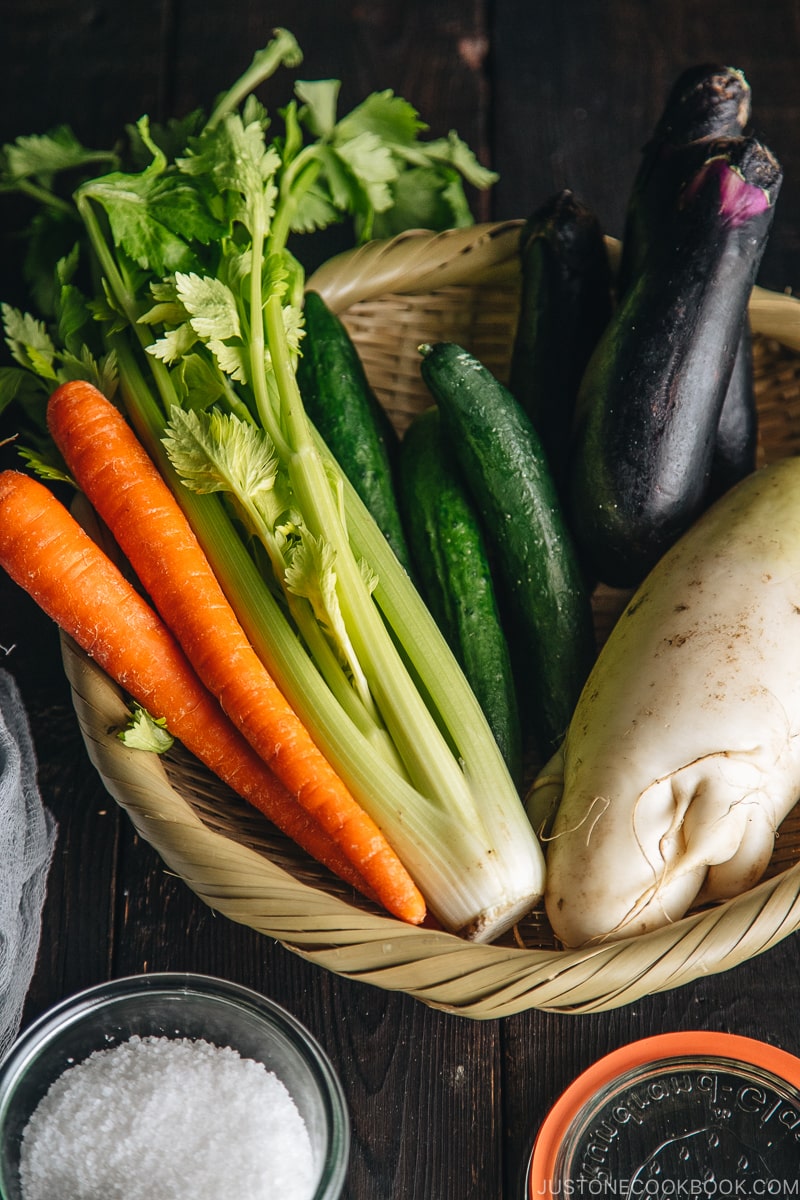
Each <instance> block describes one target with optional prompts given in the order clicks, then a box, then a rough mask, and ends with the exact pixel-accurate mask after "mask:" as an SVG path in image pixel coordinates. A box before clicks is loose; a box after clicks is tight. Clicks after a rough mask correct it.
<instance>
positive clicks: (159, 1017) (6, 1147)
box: [0, 973, 350, 1200]
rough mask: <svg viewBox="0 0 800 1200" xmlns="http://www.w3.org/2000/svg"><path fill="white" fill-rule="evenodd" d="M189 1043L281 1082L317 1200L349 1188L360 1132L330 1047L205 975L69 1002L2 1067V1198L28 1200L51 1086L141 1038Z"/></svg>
mask: <svg viewBox="0 0 800 1200" xmlns="http://www.w3.org/2000/svg"><path fill="white" fill-rule="evenodd" d="M136 1036H138V1037H142V1038H148V1037H157V1038H164V1037H166V1038H188V1039H190V1040H192V1041H194V1040H198V1039H200V1040H203V1041H206V1042H210V1043H211V1044H212V1045H214V1046H218V1047H230V1048H231V1049H233V1050H234V1051H237V1052H238V1054H239V1055H241V1057H242V1058H246V1059H254V1060H256V1061H257V1062H260V1063H263V1064H264V1066H265V1067H266V1068H267V1070H268V1071H270V1072H274V1074H275V1075H276V1076H277V1077H278V1079H280V1080H281V1081H282V1082H283V1084H284V1086H285V1087H286V1089H287V1090H288V1092H289V1094H290V1096H291V1097H292V1099H293V1100H294V1103H295V1105H296V1107H297V1109H298V1111H299V1113H300V1116H301V1117H302V1118H303V1120H304V1122H305V1125H306V1129H307V1131H308V1137H309V1140H310V1143H311V1153H312V1156H313V1167H314V1173H315V1175H316V1179H317V1185H316V1190H315V1191H314V1192H313V1200H337V1198H338V1197H340V1196H341V1194H342V1191H343V1189H344V1184H345V1177H346V1173H347V1164H348V1158H349V1150H350V1123H349V1117H348V1112H347V1107H346V1103H345V1098H344V1094H343V1092H342V1088H341V1085H340V1083H339V1080H338V1079H337V1077H336V1075H335V1073H334V1071H333V1068H332V1067H331V1064H330V1062H329V1060H328V1058H327V1056H326V1055H325V1053H324V1051H323V1050H322V1048H321V1047H320V1046H319V1045H318V1043H317V1042H316V1041H315V1039H314V1038H313V1037H312V1036H311V1034H310V1033H309V1032H308V1030H306V1029H305V1028H304V1027H303V1026H302V1025H301V1024H300V1022H299V1021H297V1020H296V1019H295V1018H294V1017H293V1016H292V1015H291V1014H290V1013H288V1012H286V1011H285V1010H284V1009H283V1008H281V1007H280V1006H279V1005H277V1004H274V1003H273V1002H272V1001H270V1000H268V999H266V998H265V997H264V996H261V995H259V994H258V993H257V992H254V991H251V990H250V989H248V988H244V987H240V986H239V985H237V984H234V983H229V982H227V981H226V980H223V979H216V978H212V977H210V976H205V975H194V974H171V973H170V974H167V973H155V974H152V975H137V976H131V977H128V978H124V979H118V980H115V981H112V982H110V983H104V984H100V985H99V986H97V987H92V988H89V989H88V990H86V991H83V992H80V993H79V994H78V995H76V996H73V997H71V998H69V999H67V1000H64V1001H63V1002H61V1003H60V1004H58V1005H56V1006H55V1007H54V1008H52V1009H50V1010H49V1011H48V1012H46V1013H45V1014H44V1015H43V1016H41V1017H40V1018H39V1019H38V1020H37V1021H35V1022H34V1023H32V1024H31V1025H30V1026H29V1028H28V1029H27V1030H25V1031H24V1032H23V1034H22V1036H21V1037H20V1038H19V1039H18V1040H17V1042H16V1043H15V1045H14V1046H13V1047H12V1048H11V1050H10V1051H9V1054H8V1055H7V1057H6V1059H5V1060H4V1062H3V1063H2V1065H1V1066H0V1197H1V1198H2V1200H22V1190H21V1184H20V1177H19V1163H20V1146H21V1141H22V1134H23V1131H24V1129H25V1127H26V1126H27V1124H28V1121H29V1119H30V1117H31V1115H32V1113H33V1112H34V1111H35V1109H36V1108H37V1106H38V1105H39V1102H40V1101H41V1100H42V1098H43V1096H44V1095H45V1093H46V1092H47V1090H48V1089H49V1087H50V1085H51V1084H52V1083H53V1082H54V1081H55V1080H56V1079H57V1078H58V1077H59V1076H61V1075H62V1074H63V1072H64V1071H65V1070H67V1068H68V1067H71V1066H73V1065H74V1064H76V1063H79V1062H82V1061H83V1060H84V1059H86V1058H88V1057H89V1055H90V1054H92V1053H93V1052H94V1051H101V1050H109V1049H112V1048H113V1047H115V1046H118V1045H120V1044H121V1043H123V1042H127V1041H128V1040H129V1039H130V1038H131V1037H136Z"/></svg>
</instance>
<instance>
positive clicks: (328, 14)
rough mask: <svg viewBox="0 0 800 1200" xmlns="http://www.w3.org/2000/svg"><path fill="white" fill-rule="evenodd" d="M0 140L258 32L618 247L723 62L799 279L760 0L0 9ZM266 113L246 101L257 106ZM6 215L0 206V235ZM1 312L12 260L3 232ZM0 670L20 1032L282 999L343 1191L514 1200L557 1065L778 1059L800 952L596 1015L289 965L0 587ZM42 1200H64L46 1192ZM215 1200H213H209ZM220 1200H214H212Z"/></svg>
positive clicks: (179, 102)
mask: <svg viewBox="0 0 800 1200" xmlns="http://www.w3.org/2000/svg"><path fill="white" fill-rule="evenodd" d="M1 7H2V25H1V26H0V28H1V29H2V32H0V139H1V140H2V141H3V142H5V141H6V140H9V139H10V138H12V137H14V136H16V135H17V134H19V133H33V132H40V131H42V130H44V129H46V128H49V127H51V126H52V125H54V124H56V123H58V122H62V121H64V122H69V123H71V124H72V125H73V127H74V128H75V129H76V131H77V132H78V134H79V135H80V136H81V137H82V138H84V139H85V140H86V141H87V142H89V143H93V144H96V145H105V144H106V143H107V141H108V139H109V138H111V137H113V136H114V134H115V133H116V132H117V131H118V129H119V128H120V126H121V125H122V124H123V123H125V122H128V121H132V120H135V119H136V118H137V117H138V116H139V115H140V114H141V113H143V112H149V113H150V114H151V115H154V116H156V117H163V116H166V115H169V114H170V113H182V112H184V111H186V110H188V109H190V108H192V107H194V106H196V105H204V106H207V105H208V103H209V101H210V99H211V98H213V96H214V95H215V94H216V92H217V91H218V90H221V89H222V88H223V87H224V86H225V84H226V83H227V82H229V81H230V80H231V79H232V78H233V77H234V75H235V73H238V71H239V69H240V68H242V67H243V66H244V65H246V63H247V62H249V59H250V57H251V55H252V53H253V51H254V50H255V49H256V48H257V47H259V46H261V45H262V44H263V43H264V42H265V41H266V40H267V39H268V36H269V31H270V29H271V28H272V27H273V26H276V25H285V26H287V27H288V28H290V29H291V30H292V31H293V32H294V33H295V35H296V36H297V37H298V39H299V41H300V43H301V45H302V46H303V48H304V50H305V52H306V66H305V70H306V72H307V75H308V77H309V78H319V77H322V76H331V75H333V76H336V77H338V78H341V79H342V80H343V87H342V106H343V111H344V106H345V105H352V104H354V103H355V102H357V101H358V100H359V99H361V98H362V97H363V96H364V95H366V94H367V93H368V92H369V91H371V90H373V89H374V88H377V87H381V88H385V87H391V88H394V89H395V91H396V92H398V93H399V94H400V95H403V96H405V97H406V98H408V99H409V100H411V101H412V102H414V103H415V105H416V106H417V107H418V108H419V110H420V112H421V113H422V115H423V116H424V117H425V119H426V120H428V121H429V123H430V126H431V131H432V133H433V134H437V135H438V134H442V133H445V132H446V131H447V130H448V129H449V128H451V127H454V128H457V129H458V130H459V132H460V133H461V134H462V136H463V137H465V138H466V139H467V141H469V142H470V144H471V145H472V146H473V147H475V148H476V149H477V151H478V152H479V154H480V156H481V158H482V159H483V160H484V161H485V162H486V163H488V164H491V165H492V166H493V167H495V168H496V169H497V170H498V171H499V172H500V176H501V178H500V182H499V183H498V185H497V186H496V188H495V189H494V190H493V192H492V193H491V194H490V195H488V196H480V197H478V198H476V204H475V212H476V215H477V216H478V217H480V218H487V219H488V218H503V217H509V216H524V215H525V214H526V212H527V211H528V210H529V209H530V208H531V207H533V206H535V205H538V204H539V203H541V202H542V201H543V200H544V199H545V198H546V197H547V196H548V195H549V194H550V193H551V192H553V191H555V190H556V189H557V188H560V187H563V186H570V187H572V188H573V189H574V190H575V191H576V192H577V193H578V194H579V195H581V196H582V197H583V198H584V199H585V200H586V201H587V203H590V204H591V205H592V206H593V207H594V208H595V210H596V211H597V213H598V215H599V216H600V218H601V220H602V222H603V224H604V226H605V228H606V229H607V230H608V231H609V232H610V233H613V234H617V235H618V234H620V233H621V223H622V214H623V211H624V204H625V198H626V194H627V188H628V185H629V183H630V181H631V178H632V174H633V171H634V169H635V166H636V162H637V157H638V152H639V147H640V146H641V145H642V143H643V142H644V140H645V139H646V137H647V135H648V132H649V130H650V128H651V126H652V123H653V122H654V120H655V119H656V116H657V115H658V112H659V110H660V105H661V102H662V100H663V98H664V95H665V92H666V89H667V87H668V85H669V84H670V83H671V82H672V79H673V78H674V77H675V76H676V74H677V73H678V72H679V71H680V70H681V69H682V68H683V67H685V66H687V65H689V64H690V63H692V62H698V61H701V60H709V59H720V60H724V61H726V62H729V63H732V64H734V65H737V66H740V67H742V68H744V70H745V71H746V73H747V75H748V78H749V79H750V82H751V84H752V87H753V93H754V106H755V121H754V124H755V127H756V129H757V131H758V132H759V133H760V134H761V136H762V137H763V138H764V140H766V141H767V142H768V144H769V145H770V146H771V148H772V149H773V150H774V152H775V153H776V154H777V155H778V157H779V158H780V159H781V161H782V163H783V165H784V168H785V173H786V182H785V184H784V188H783V193H782V196H781V199H780V202H779V209H778V215H777V218H776V224H775V228H774V233H773V237H772V240H771V243H770V247H769V250H768V252H767V255H766V257H765V260H764V264H763V269H762V275H761V282H763V283H764V284H766V285H767V286H769V287H772V288H776V289H783V288H796V287H797V286H798V285H800V215H798V213H799V212H800V77H798V74H797V63H798V62H800V4H797V3H794V2H790V0H772V2H771V3H770V4H768V5H756V4H753V3H752V0H724V2H722V0H720V2H719V3H703V4H698V3H692V0H662V2H661V3H658V4H656V3H648V2H647V0H640V2H638V3H637V2H635V0H604V2H603V3H598V0H528V2H525V0H495V2H494V3H492V4H489V3H479V2H470V3H465V2H464V0H424V2H423V0H405V2H404V3H402V4H398V3H393V4H389V3H386V2H385V0H370V2H369V3H366V2H363V3H332V2H331V3H326V2H322V3H320V2H319V0H318V2H317V3H313V2H312V0H292V2H291V3H288V2H287V0H280V2H274V3H264V2H263V0H262V2H260V3H253V2H252V0H239V2H238V3H237V2H234V3H228V4H200V3H198V4H194V5H188V4H181V3H179V2H178V0H141V3H136V4H133V3H124V2H123V3H119V2H117V3H111V2H109V0H91V2H88V0H85V2H82V0H47V2H45V0H27V2H26V3H24V4H23V3H21V2H20V0H5V2H4V3H3V4H2V6H1ZM273 97H274V102H275V103H281V102H283V101H284V100H285V99H286V92H285V89H283V90H282V88H281V86H280V85H277V86H276V87H275V88H270V87H268V88H266V89H265V92H264V98H265V101H266V103H267V104H268V105H269V104H270V103H272V102H273ZM14 212H15V208H14V205H13V203H11V202H5V201H3V198H2V197H0V219H2V222H3V227H4V229H7V227H8V226H9V225H10V224H13V216H14ZM0 271H1V272H2V281H3V290H2V292H1V293H0V296H1V298H2V299H13V298H14V290H15V288H16V287H17V286H18V258H17V256H16V254H15V249H14V244H13V242H12V241H10V239H8V238H5V240H4V243H3V248H2V260H1V261H0ZM0 664H2V665H3V666H4V667H5V668H6V669H7V670H9V671H10V672H11V673H12V674H13V675H14V677H15V678H16V680H17V681H18V683H19V686H20V688H21V690H22V694H23V697H24V700H25V703H26V705H27V707H28V711H29V714H30V718H31V722H32V726H33V732H34V738H35V743H36V750H37V754H38V759H39V766H40V786H41V791H42V794H43V796H44V799H45V801H46V803H47V804H48V805H49V806H50V807H51V809H52V811H53V812H54V814H55V815H56V817H57V819H58V822H59V839H58V846H57V851H56V856H55V861H54V864H53V868H52V873H51V876H50V882H49V889H48V896H47V904H46V909H45V913H44V927H43V933H42V941H41V950H40V956H39V962H38V967H37V970H36V974H35V977H34V979H33V983H32V987H31V990H30V994H29V999H28V1005H27V1010H26V1014H25V1019H26V1021H27V1020H30V1019H32V1018H33V1017H35V1016H36V1015H37V1014H38V1013H40V1012H41V1011H42V1010H43V1009H45V1008H46V1007H48V1006H49V1005H50V1004H52V1003H53V1002H55V1001H57V1000H59V999H61V998H62V997H64V996H66V995H68V994H69V993H72V992H74V991H76V990H78V989H80V988H83V987H86V986H88V985H91V984H94V983H98V982H100V981H102V980H105V979H108V978H111V977H115V976H120V975H124V974H128V973H132V972H140V971H158V970H191V971H200V972H206V973H210V974H215V975H222V976H226V977H227V978H230V979H232V980H235V981H238V982H241V983H244V984H247V985H250V986H252V987H255V988H257V989H258V990H260V991H262V992H264V993H265V994H267V995H269V996H271V997H272V998H273V999H275V1000H277V1001H278V1002H279V1003H281V1004H284V1005H285V1006H287V1007H288V1008H289V1009H291V1010H292V1011H293V1012H294V1013H295V1014H296V1015H297V1016H298V1017H299V1018H300V1020H302V1021H303V1022H305V1024H306V1025H308V1026H309V1028H310V1029H311V1030H312V1031H313V1032H314V1033H315V1034H316V1036H317V1037H318V1038H319V1039H320V1041H321V1042H322V1044H323V1045H324V1046H325V1048H326V1049H327V1051H328V1053H329V1054H330V1056H331V1058H332V1060H333V1062H334V1065H335V1067H336V1069H337V1071H338V1072H339V1074H340V1076H341V1079H342V1082H343V1085H344V1089H345V1092H346V1095H347V1100H348V1103H349V1107H350V1114H351V1118H352V1125H353V1147H352V1162H351V1168H350V1173H349V1182H348V1187H347V1191H346V1195H347V1196H348V1197H349V1198H350V1200H389V1198H394V1200H497V1198H499V1197H503V1198H504V1200H517V1198H518V1197H519V1196H520V1195H521V1173H522V1171H523V1168H524V1165H525V1162H526V1160H527V1157H528V1154H529V1152H530V1147H531V1142H532V1139H533V1137H534V1135H535V1132H536V1129H537V1127H538V1125H539V1123H540V1122H541V1120H542V1118H543V1116H544V1114H545V1112H546V1111H547V1109H548V1107H549V1106H550V1104H551V1103H552V1102H553V1101H554V1100H555V1098H556V1097H557V1096H558V1094H559V1093H560V1091H561V1090H562V1089H563V1088H564V1087H565V1086H566V1085H567V1084H568V1083H569V1082H570V1081H571V1080H572V1079H573V1078H574V1076H575V1075H576V1074H577V1073H578V1072H579V1071H580V1070H582V1069H583V1068H584V1067H586V1066H587V1065H589V1064H590V1063H591V1062H592V1061H594V1060H595V1059H597V1058H598V1057H600V1056H601V1055H603V1054H604V1053H606V1052H607V1051H609V1050H611V1049H613V1048H615V1047H617V1046H619V1045H621V1044H622V1043H625V1042H627V1041H630V1040H632V1039H635V1038H638V1037H642V1036H646V1035H648V1034H651V1033H654V1032H657V1031H669V1030H685V1029H692V1028H699V1029H714V1030H720V1029H725V1030H731V1031H735V1032H737V1033H741V1034H745V1035H749V1036H751V1037H756V1038H761V1039H764V1040H766V1041H768V1042H772V1043H775V1044H777V1045H780V1046H782V1047H784V1048H785V1049H787V1050H789V1051H792V1052H795V1053H800V1025H798V1021H797V1016H796V1014H797V1012H798V1011H800V941H799V940H798V938H797V936H796V935H794V936H790V937H788V938H787V939H786V940H785V941H783V942H782V943H781V944H780V945H779V946H778V947H777V948H774V949H772V950H770V951H769V952H767V953H765V954H763V955H762V956H761V957H759V958H757V959H755V960H753V961H752V962H751V963H749V964H747V965H744V966H740V967H738V968H736V969H734V970H731V971H728V972H727V973H725V974H722V975H716V976H709V977H707V978H704V979H701V980H699V981H697V982H696V983H694V984H691V985H688V986H685V987H682V988H680V989H677V990H675V991H672V992H669V993H665V994H662V995H659V996H655V997H650V998H648V999H646V1000H643V1001H641V1002H640V1003H637V1004H634V1005H632V1006H628V1007H625V1008H622V1009H618V1010H615V1011H613V1012H610V1013H607V1014H601V1015H596V1016H581V1017H573V1016H562V1015H553V1014H546V1013H541V1012H528V1013H524V1014H522V1015H519V1016H515V1017H510V1018H507V1019H504V1020H496V1021H488V1022H474V1021H470V1020H468V1019H466V1018H458V1017H452V1016H449V1015H445V1014H442V1013H440V1012H437V1011H434V1010H432V1009H429V1008H427V1007H425V1006H424V1005H422V1004H421V1003H419V1002H418V1001H415V1000H412V999H410V998H409V997H407V996H404V995H396V994H389V993H385V992H383V991H379V990H377V989H375V988H373V987H371V986H366V985H359V984H357V983H352V982H349V981H345V980H343V979H340V978H338V977H336V976H334V975H331V974H328V973H325V972H323V971H321V970H319V969H317V968H315V967H313V966H310V965H307V964H306V963H304V962H303V961H301V960H300V959H299V958H297V957H296V956H294V955H293V954H291V953H290V952H288V951H286V950H285V949H284V948H283V947H282V946H280V945H279V944H277V943H276V942H273V941H270V940H268V939H265V938H264V937H261V936H257V935H255V934H254V933H252V932H251V931H249V930H248V929H245V928H242V927H240V926H237V925H235V924H233V923H231V922H229V921H228V920H226V919H225V918H222V917H219V916H216V915H215V914H214V913H213V912H211V911H210V910H209V909H208V908H206V907H205V906H203V905H202V904H201V903H199V902H198V901H197V900H196V899H195V898H194V896H193V895H192V893H191V892H190V891H189V889H188V888H187V887H186V886H185V885H184V883H183V882H182V881H181V880H180V879H176V878H175V877H173V876H172V875H170V874H169V873H168V872H167V871H166V870H165V869H164V866H163V864H162V863H161V862H160V860H159V859H158V857H157V856H156V854H155V853H154V852H153V851H152V850H151V848H150V847H149V846H147V845H146V844H143V843H142V842H141V841H140V840H139V839H138V838H137V837H136V836H135V835H134V833H133V831H132V827H131V825H130V823H129V821H128V819H127V817H126V816H125V815H124V814H122V813H121V812H120V811H119V810H117V808H116V807H115V805H114V803H113V801H111V800H110V799H109V797H108V796H107V795H106V793H105V791H104V789H103V787H102V785H101V783H100V782H99V779H98V777H97V776H96V775H95V773H94V770H93V768H92V767H91V765H90V763H89V761H88V759H87V757H86V754H85V752H84V749H83V745H82V742H81V740H80V737H79V733H78V728H77V724H76V720H75V717H74V714H73V711H72V708H71V704H70V697H69V693H68V688H67V685H66V682H65V679H64V676H63V673H62V670H61V666H60V660H59V651H58V642H57V637H56V634H55V631H54V629H53V628H52V627H51V626H50V624H49V623H48V621H47V620H46V619H45V618H43V617H42V616H41V615H40V614H39V612H38V610H36V609H35V608H34V606H33V605H32V604H31V603H30V602H29V601H28V600H27V598H26V597H24V596H23V595H21V594H20V593H19V592H18V591H17V590H16V589H15V588H14V587H13V586H12V585H11V584H10V583H9V582H8V580H7V579H6V578H5V577H3V579H2V580H0ZM65 1200H67V1198H65ZM225 1200H229V1198H225ZM230 1200H235V1198H233V1197H232V1198H230Z"/></svg>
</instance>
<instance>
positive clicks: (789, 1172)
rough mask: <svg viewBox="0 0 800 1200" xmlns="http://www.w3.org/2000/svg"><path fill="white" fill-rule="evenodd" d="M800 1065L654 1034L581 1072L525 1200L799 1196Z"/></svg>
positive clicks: (721, 1036) (704, 1036)
mask: <svg viewBox="0 0 800 1200" xmlns="http://www.w3.org/2000/svg"><path fill="white" fill-rule="evenodd" d="M798 1181H800V1059H799V1058H796V1057H795V1056H794V1055H792V1054H788V1053H787V1052H786V1051H784V1050H780V1049H778V1048H777V1047H775V1046H770V1045H768V1044H767V1043H765V1042H760V1041H757V1040H755V1039H753V1038H746V1037H741V1036H738V1035H735V1034H726V1033H714V1032H708V1031H696V1032H689V1033H669V1034H660V1035H658V1036H655V1037H650V1038H644V1039H642V1040H640V1041H637V1042H633V1043H631V1044H630V1045H627V1046H623V1047H621V1048H620V1049H619V1050H615V1051H614V1052H612V1053H611V1054H608V1055H606V1056H605V1057H604V1058H602V1059H600V1060H599V1061H598V1062H597V1063H595V1064H594V1065H593V1066H591V1067H589V1068H588V1070H586V1071H584V1072H583V1074H582V1075H580V1076H579V1077H578V1078H577V1079H576V1080H575V1082H574V1083H573V1084H572V1085H571V1086H570V1087H569V1088H567V1090H566V1091H565V1092H564V1093H563V1095H562V1096H561V1097H560V1099H559V1100H558V1101H557V1102H556V1104H555V1105H554V1106H553V1108H552V1109H551V1111H550V1113H549V1114H548V1116H547V1118H546V1119H545V1121H544V1123H543V1125H542V1127H541V1129H540V1131H539V1135H538V1137H537V1139H536V1143H535V1145H534V1149H533V1154H532V1156H531V1165H530V1171H529V1177H528V1192H527V1197H528V1200H534V1198H538V1197H545V1198H547V1197H549V1196H587V1197H588V1196H625V1197H631V1200H632V1198H634V1197H656V1198H657V1200H660V1198H662V1197H667V1196H682V1195H685V1196H699V1197H703V1198H705V1197H708V1196H744V1197H756V1196H780V1197H783V1196H791V1195H796V1196H800V1182H798Z"/></svg>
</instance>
